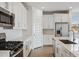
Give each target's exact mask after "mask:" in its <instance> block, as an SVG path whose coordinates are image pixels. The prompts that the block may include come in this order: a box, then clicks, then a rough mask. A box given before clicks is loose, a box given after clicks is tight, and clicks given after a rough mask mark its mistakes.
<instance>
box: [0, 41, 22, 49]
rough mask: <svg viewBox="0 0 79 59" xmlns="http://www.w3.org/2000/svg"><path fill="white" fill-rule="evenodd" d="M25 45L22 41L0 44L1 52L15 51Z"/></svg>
mask: <svg viewBox="0 0 79 59" xmlns="http://www.w3.org/2000/svg"><path fill="white" fill-rule="evenodd" d="M21 45H23V42H22V41H4V42H0V50H14V49H16V48H17V47H19V46H21Z"/></svg>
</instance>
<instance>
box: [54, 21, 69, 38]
mask: <svg viewBox="0 0 79 59" xmlns="http://www.w3.org/2000/svg"><path fill="white" fill-rule="evenodd" d="M55 36H56V37H68V36H69V23H68V22H56V23H55Z"/></svg>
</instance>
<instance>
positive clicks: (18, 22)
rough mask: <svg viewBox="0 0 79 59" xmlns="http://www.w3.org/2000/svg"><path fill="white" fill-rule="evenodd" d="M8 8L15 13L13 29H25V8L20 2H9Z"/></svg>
mask: <svg viewBox="0 0 79 59" xmlns="http://www.w3.org/2000/svg"><path fill="white" fill-rule="evenodd" d="M8 4H9V7H8V8H9V10H10V11H11V12H13V13H14V14H15V20H14V21H15V22H14V23H15V26H14V29H27V9H26V8H25V7H24V6H23V5H22V3H20V2H11V3H8Z"/></svg>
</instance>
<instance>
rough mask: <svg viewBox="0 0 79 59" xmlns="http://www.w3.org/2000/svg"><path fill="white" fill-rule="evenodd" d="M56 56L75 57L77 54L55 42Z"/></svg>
mask: <svg viewBox="0 0 79 59" xmlns="http://www.w3.org/2000/svg"><path fill="white" fill-rule="evenodd" d="M55 57H75V55H73V54H72V53H71V52H69V51H68V50H67V49H66V48H65V47H64V46H62V45H61V44H60V43H58V42H55Z"/></svg>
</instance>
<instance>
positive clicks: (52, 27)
mask: <svg viewBox="0 0 79 59" xmlns="http://www.w3.org/2000/svg"><path fill="white" fill-rule="evenodd" d="M48 23H49V26H48V27H49V29H54V26H55V25H54V19H53V15H49V19H48Z"/></svg>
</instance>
